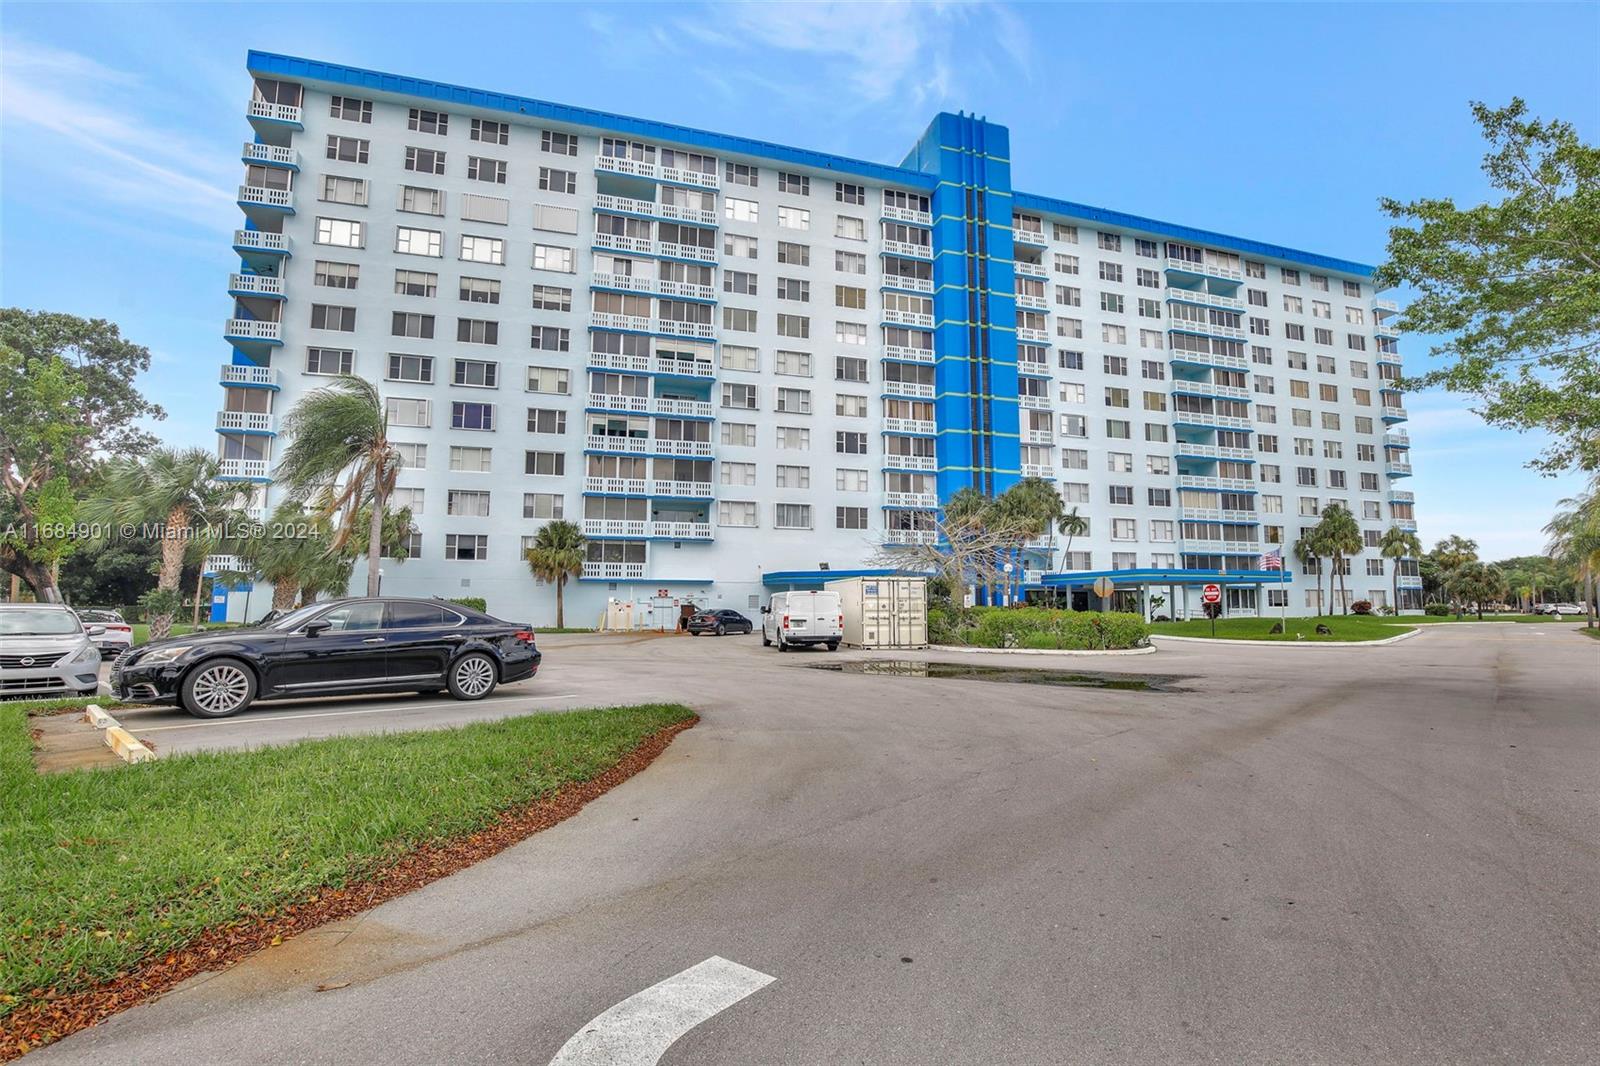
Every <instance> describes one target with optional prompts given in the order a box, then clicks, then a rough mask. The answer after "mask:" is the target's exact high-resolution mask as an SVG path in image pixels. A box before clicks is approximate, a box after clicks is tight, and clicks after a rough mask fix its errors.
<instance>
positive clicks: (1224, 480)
mask: <svg viewBox="0 0 1600 1066" xmlns="http://www.w3.org/2000/svg"><path fill="white" fill-rule="evenodd" d="M1178 488H1180V489H1199V490H1201V491H1212V490H1214V491H1216V492H1254V491H1256V483H1255V482H1254V481H1251V480H1249V479H1247V478H1242V477H1209V476H1205V475H1201V474H1179V475H1178Z"/></svg>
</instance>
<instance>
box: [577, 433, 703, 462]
mask: <svg viewBox="0 0 1600 1066" xmlns="http://www.w3.org/2000/svg"><path fill="white" fill-rule="evenodd" d="M584 446H585V447H586V448H588V449H589V450H590V451H595V452H618V453H623V454H628V455H640V454H657V455H687V456H693V457H696V458H701V459H709V458H711V442H710V441H708V440H672V439H669V438H666V437H621V436H609V435H606V434H599V433H591V434H589V436H588V439H587V440H586V441H585V444H584Z"/></svg>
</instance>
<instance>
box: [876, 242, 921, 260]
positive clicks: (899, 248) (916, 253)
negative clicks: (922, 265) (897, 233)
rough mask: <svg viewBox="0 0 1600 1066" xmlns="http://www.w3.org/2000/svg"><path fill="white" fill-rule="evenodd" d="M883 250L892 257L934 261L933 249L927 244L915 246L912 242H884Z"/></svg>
mask: <svg viewBox="0 0 1600 1066" xmlns="http://www.w3.org/2000/svg"><path fill="white" fill-rule="evenodd" d="M883 250H884V251H885V252H887V253H889V254H890V255H903V256H907V257H909V258H912V259H932V258H933V248H932V246H930V245H926V244H913V243H912V242H911V241H891V240H885V241H884V242H883Z"/></svg>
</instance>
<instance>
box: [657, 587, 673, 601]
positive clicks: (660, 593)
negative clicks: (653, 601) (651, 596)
mask: <svg viewBox="0 0 1600 1066" xmlns="http://www.w3.org/2000/svg"><path fill="white" fill-rule="evenodd" d="M671 596H672V593H671V592H670V591H669V590H667V589H656V598H657V599H660V600H665V599H669V598H670V597H671Z"/></svg>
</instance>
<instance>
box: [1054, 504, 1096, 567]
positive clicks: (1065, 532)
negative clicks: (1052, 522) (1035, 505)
mask: <svg viewBox="0 0 1600 1066" xmlns="http://www.w3.org/2000/svg"><path fill="white" fill-rule="evenodd" d="M1056 528H1057V529H1059V530H1060V531H1061V534H1062V536H1064V537H1066V538H1067V545H1066V547H1064V548H1062V549H1061V569H1063V570H1065V569H1066V568H1067V560H1068V559H1069V558H1071V556H1072V541H1073V538H1074V537H1081V536H1083V535H1084V534H1086V533H1088V532H1089V520H1088V519H1087V518H1085V517H1083V516H1082V515H1080V514H1079V513H1078V509H1077V508H1076V507H1074V508H1073V509H1072V510H1070V511H1068V512H1066V513H1065V514H1063V515H1062V516H1061V517H1060V518H1058V519H1056Z"/></svg>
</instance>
